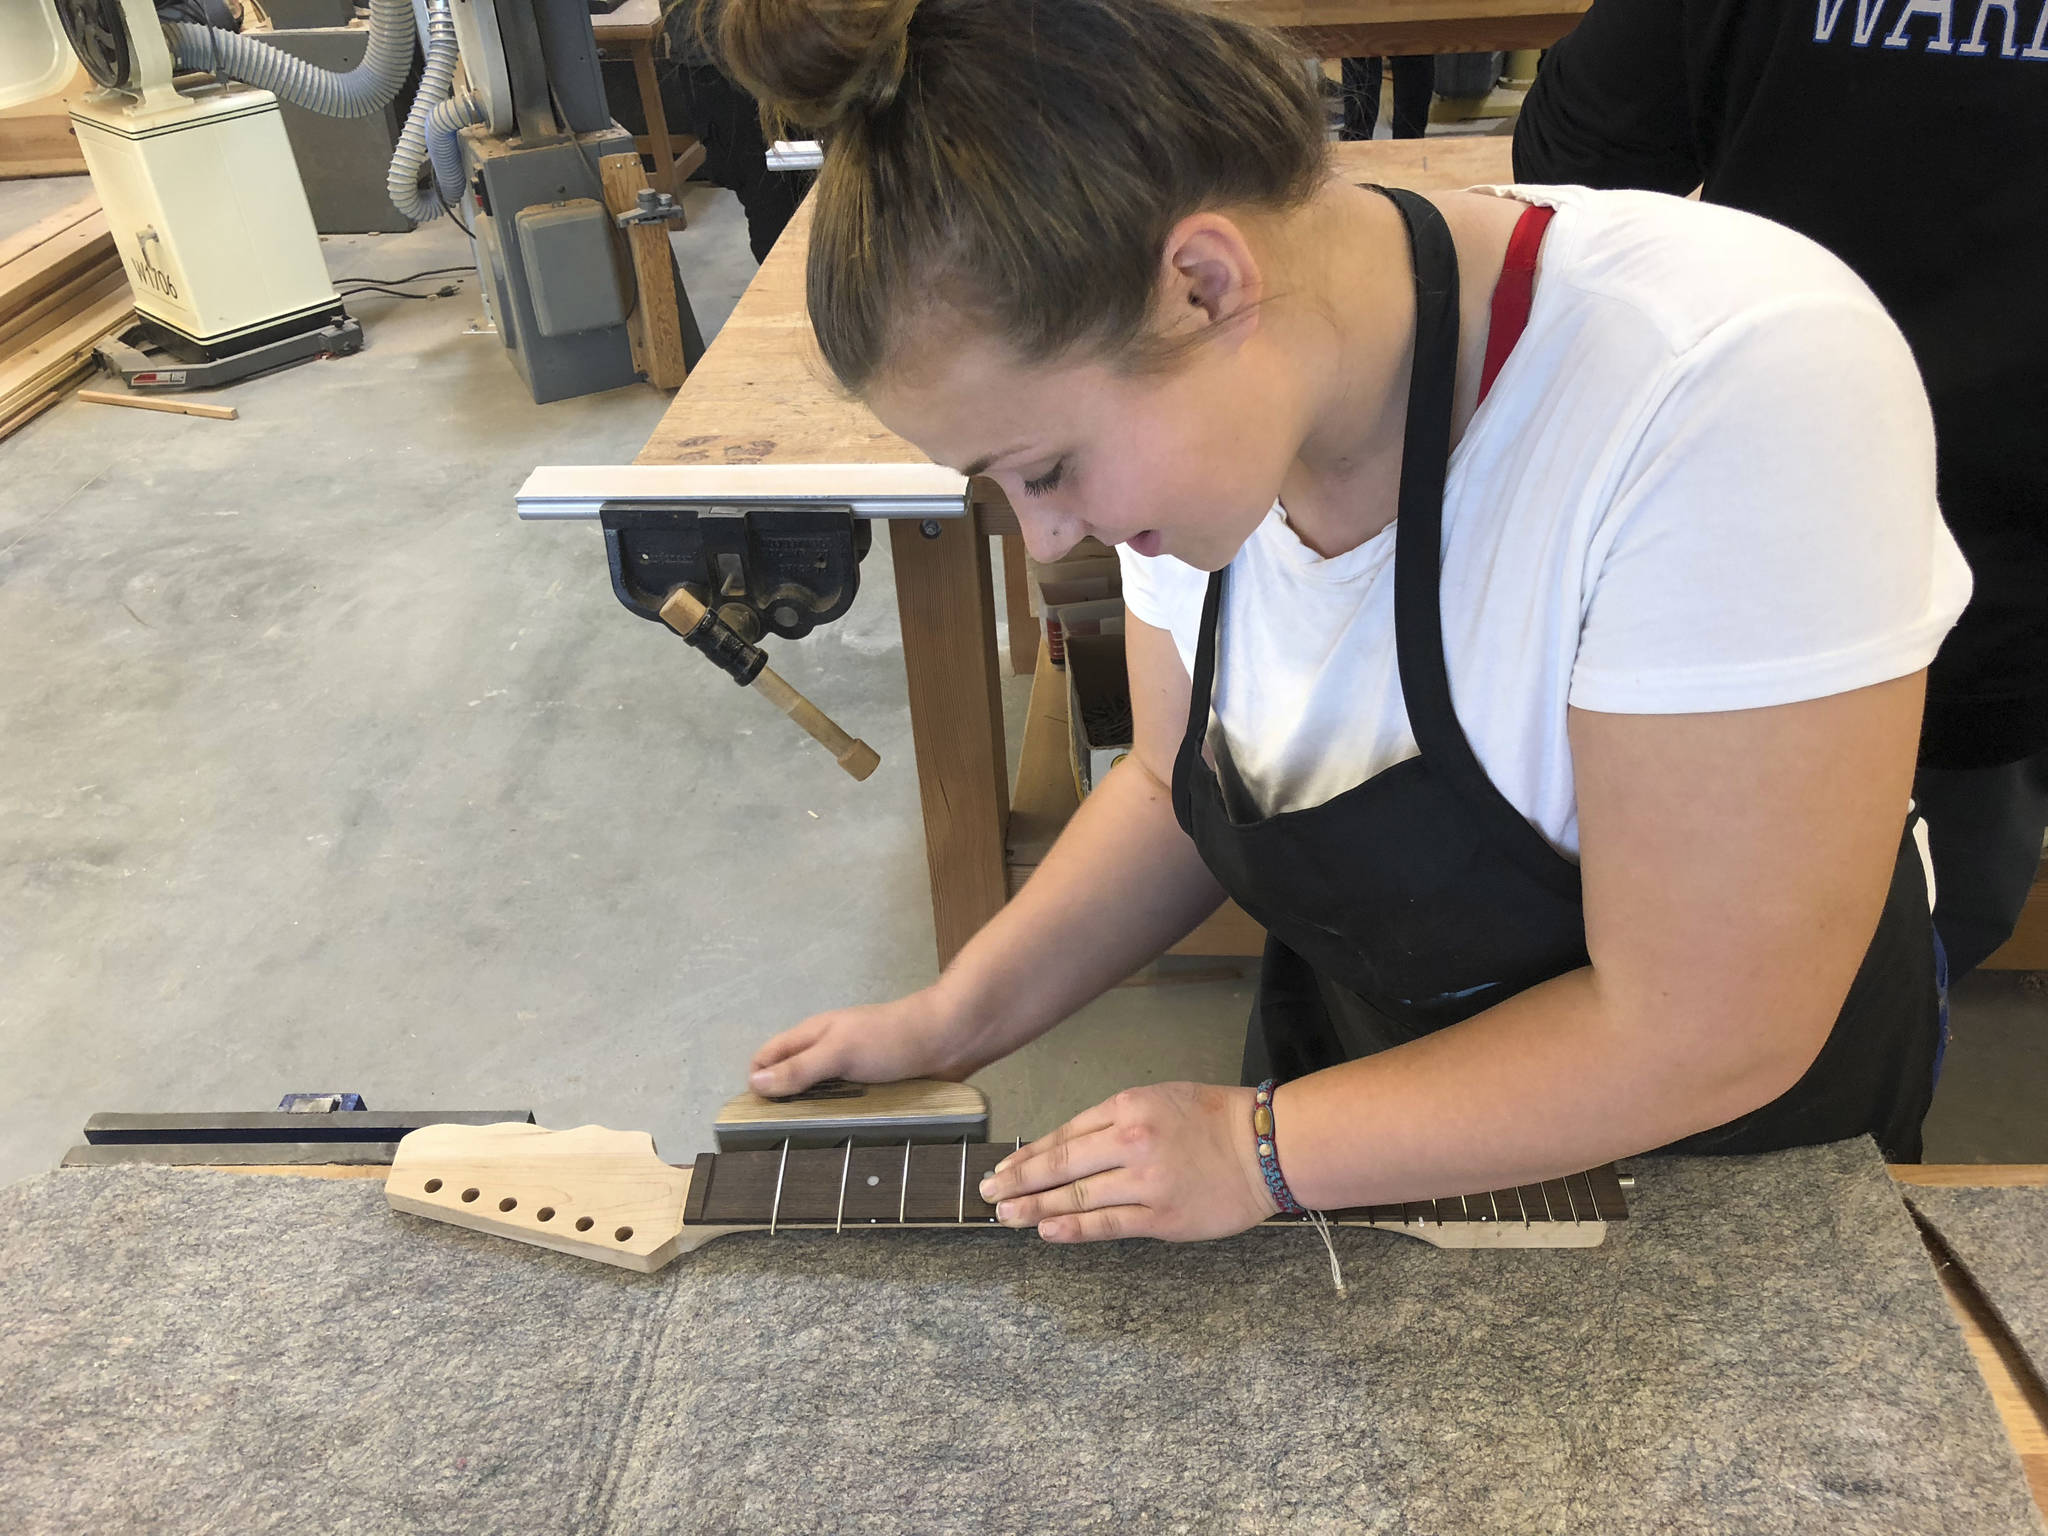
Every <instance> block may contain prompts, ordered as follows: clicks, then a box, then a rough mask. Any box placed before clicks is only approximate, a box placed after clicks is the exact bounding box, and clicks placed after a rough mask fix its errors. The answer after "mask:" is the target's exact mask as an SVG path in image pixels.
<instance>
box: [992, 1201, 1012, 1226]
mask: <svg viewBox="0 0 2048 1536" xmlns="http://www.w3.org/2000/svg"><path fill="white" fill-rule="evenodd" d="M1016 1214H1017V1202H1016V1201H1014V1200H1005V1201H1003V1203H1002V1204H1000V1205H998V1206H997V1207H996V1220H997V1221H1009V1220H1011V1219H1013V1218H1014V1217H1015V1216H1016Z"/></svg>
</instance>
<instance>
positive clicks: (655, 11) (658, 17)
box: [590, 0, 704, 197]
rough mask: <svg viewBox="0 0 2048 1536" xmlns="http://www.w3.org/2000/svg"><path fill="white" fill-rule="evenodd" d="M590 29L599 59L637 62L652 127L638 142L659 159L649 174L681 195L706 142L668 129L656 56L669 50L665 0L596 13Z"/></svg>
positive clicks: (629, 2)
mask: <svg viewBox="0 0 2048 1536" xmlns="http://www.w3.org/2000/svg"><path fill="white" fill-rule="evenodd" d="M590 33H591V36H592V37H594V38H596V39H597V55H598V57H599V58H601V59H625V60H628V61H630V62H631V63H632V66H633V79H634V81H635V82H636V83H637V84H638V85H639V87H640V110H641V111H642V112H644V113H645V114H646V116H647V132H646V133H644V134H642V135H640V136H639V137H638V138H636V139H635V140H634V141H633V143H634V147H635V148H636V149H638V150H639V151H640V153H641V154H643V155H646V156H647V157H649V158H650V159H651V160H653V162H654V169H653V171H652V172H650V173H649V175H648V178H647V179H648V181H649V182H650V183H651V184H652V185H653V187H654V188H655V190H656V191H658V192H666V193H668V194H669V195H670V196H671V197H679V196H681V195H682V190H683V183H684V182H685V181H687V180H688V179H689V177H690V173H691V172H692V171H694V170H696V169H697V167H698V166H700V165H702V164H703V163H704V146H703V145H702V144H700V143H698V142H697V140H696V138H695V137H694V136H693V135H691V134H687V133H686V134H683V135H681V136H680V137H671V136H670V134H669V131H668V112H667V109H665V108H664V107H663V106H662V104H661V81H660V79H659V78H658V77H657V76H656V74H655V72H654V63H655V60H656V59H659V58H661V57H663V56H664V55H665V54H666V53H667V50H668V33H667V31H666V30H665V29H664V28H663V26H662V12H661V0H626V3H625V4H624V5H622V6H620V7H619V8H618V9H617V10H615V11H612V12H610V13H609V14H607V15H602V16H593V17H591V18H590Z"/></svg>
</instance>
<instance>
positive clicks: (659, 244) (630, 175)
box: [597, 155, 690, 389]
mask: <svg viewBox="0 0 2048 1536" xmlns="http://www.w3.org/2000/svg"><path fill="white" fill-rule="evenodd" d="M597 168H598V172H599V174H600V175H602V176H603V178H604V200H605V206H606V207H608V208H609V209H610V210H611V211H612V213H613V214H614V215H617V214H621V213H630V212H631V211H632V210H633V209H634V208H635V207H637V206H638V202H639V196H640V193H641V191H642V190H643V189H645V188H646V186H647V173H646V171H645V170H643V169H642V168H641V165H640V157H639V156H638V155H606V156H604V157H603V158H602V159H601V160H599V161H598V162H597ZM626 242H627V244H628V245H629V246H630V247H631V249H632V252H633V286H634V288H635V289H636V290H637V292H638V301H637V302H636V303H635V304H634V306H633V313H632V315H631V316H630V317H629V318H628V321H627V335H628V339H629V341H630V342H631V344H632V347H633V363H634V366H635V367H637V368H638V369H639V370H640V371H641V373H643V374H644V375H646V378H647V382H648V383H650V384H652V385H653V386H654V387H655V388H656V389H676V388H679V387H680V386H681V385H682V382H683V380H684V379H685V378H687V377H688V376H689V371H690V369H689V364H688V363H687V362H686V361H685V360H684V357H683V322H682V312H681V310H680V309H679V308H678V307H677V304H676V281H675V251H674V249H673V248H672V247H671V246H670V245H669V243H668V226H667V225H666V224H630V225H628V226H627V227H626Z"/></svg>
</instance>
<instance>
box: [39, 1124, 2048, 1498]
mask: <svg viewBox="0 0 2048 1536" xmlns="http://www.w3.org/2000/svg"><path fill="white" fill-rule="evenodd" d="M1692 1161H1694V1165H1696V1167H1702V1169H1710V1167H1712V1165H1714V1161H1716V1159H1692ZM219 1171H231V1174H258V1176H262V1174H274V1176H285V1178H319V1180H383V1176H385V1171H387V1169H383V1167H319V1165H311V1167H307V1165H293V1167H274V1169H262V1167H233V1169H219ZM1890 1176H1892V1182H1894V1184H1896V1186H1907V1188H1913V1186H1921V1188H1925V1186H1976V1188H1985V1186H1995V1188H2013V1186H2048V1165H1982V1163H1976V1165H1970V1163H1962V1165H1915V1167H1903V1165H1901V1167H1892V1169H1890ZM78 1178H90V1174H78ZM1901 1192H1905V1190H1901ZM446 1237H449V1233H428V1235H422V1241H420V1247H430V1243H432V1241H434V1239H446ZM1120 1247H1126V1249H1128V1251H1130V1253H1135V1255H1143V1253H1145V1251H1151V1245H1143V1243H1139V1245H1120ZM504 1255H510V1257H506V1262H508V1264H518V1262H522V1260H524V1262H526V1264H553V1260H545V1257H541V1255H532V1253H526V1255H518V1249H510V1247H508V1249H504ZM451 1262H455V1260H453V1255H451ZM1937 1274H1939V1278H1942V1288H1944V1290H1946V1294H1948V1303H1950V1309H1952V1313H1954V1317H1956V1321H1958V1323H1960V1327H1962V1333H1964V1339H1966V1343H1968V1352H1970V1358H1972V1360H1974V1364H1976V1370H1978V1374H1980V1376H1982V1380H1985V1384H1987V1389H1989V1393H1991V1399H1993V1403H1995V1407H1997V1415H1999V1419H2001V1421H2003V1427H2005V1434H2007V1440H2009V1442H2011V1446H2013V1450H2015V1452H2017V1458H2019V1464H2021V1468H2023V1470H2025V1477H2028V1487H2030V1491H2032V1495H2034V1503H2036V1505H2038V1507H2040V1509H2042V1511H2044V1513H2048V1395H2044V1393H2042V1386H2040V1382H2038V1378H2036V1376H2034V1374H2032V1372H2030V1368H2028V1364H2025V1362H2023V1360H2021V1358H2019V1356H2017V1354H2009V1346H2005V1341H2003V1333H2001V1331H1997V1329H1995V1327H1987V1321H1989V1317H1991V1313H1989V1307H1987V1303H1985V1298H1982V1296H1980V1294H1976V1290H1974V1288H1972V1286H1970V1282H1968V1280H1966V1278H1964V1276H1960V1274H1958V1272H1954V1270H1948V1268H1942V1266H1939V1264H1937ZM592 1276H600V1272H596V1270H592ZM600 1278H602V1280H608V1282H614V1284H616V1276H600ZM592 1286H598V1278H594V1280H592ZM1815 1528H1817V1530H1819V1528H1823V1526H1815Z"/></svg>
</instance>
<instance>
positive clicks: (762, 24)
mask: <svg viewBox="0 0 2048 1536" xmlns="http://www.w3.org/2000/svg"><path fill="white" fill-rule="evenodd" d="M700 3H702V4H703V6H704V9H703V10H702V11H701V12H700V15H701V16H702V18H703V21H704V22H705V23H706V24H707V26H708V25H709V24H710V23H711V22H712V21H713V19H714V12H713V7H714V6H715V7H716V8H717V11H718V13H719V14H717V15H716V18H715V19H716V27H715V41H716V45H717V51H718V52H719V54H720V55H721V60H722V62H723V64H724V65H725V67H726V69H727V70H728V71H729V72H730V73H731V74H732V75H733V76H734V77H735V78H736V79H737V80H739V82H740V83H741V84H742V85H744V86H745V87H746V88H747V89H748V90H750V91H752V92H753V93H754V94H755V96H757V97H758V98H759V99H760V100H761V103H762V107H763V112H764V116H765V117H766V118H767V120H768V121H769V122H770V123H771V125H775V126H776V127H777V128H778V129H780V128H784V127H786V126H787V125H789V124H804V125H808V127H809V128H810V129H811V130H812V131H814V132H816V133H817V135H818V136H819V138H820V139H821V140H823V142H824V145H825V162H824V168H823V169H822V170H821V171H820V172H819V176H818V183H817V187H816V190H815V191H814V192H813V193H812V201H813V203H814V205H815V206H814V209H813V217H812V224H811V244H810V266H809V272H808V279H807V287H808V293H809V299H810V312H811V324H812V326H813V328H814V329H815V331H816V333H817V337H818V344H819V346H820V348H821V349H822V350H823V352H824V354H825V360H826V362H827V363H828V364H829V365H830V367H831V369H832V371H833V373H834V374H835V375H837V377H838V379H839V381H840V383H841V384H842V385H843V386H845V387H846V388H847V389H850V390H855V391H858V390H860V389H862V388H863V387H865V386H866V385H867V384H868V383H869V382H870V381H872V380H873V379H874V378H875V377H876V375H877V374H878V373H879V372H881V370H882V369H883V368H884V367H885V366H886V365H887V364H888V363H889V361H890V358H891V352H892V348H894V347H895V346H896V345H897V344H898V343H899V342H900V340H901V337H902V328H903V325H904V322H905V320H906V319H907V318H908V317H909V316H911V315H913V314H915V313H917V312H918V311H920V310H926V311H928V310H930V309H931V308H932V307H933V306H934V305H935V304H937V305H943V306H945V307H947V308H950V309H952V310H954V311H956V312H957V313H958V314H960V315H962V316H964V317H967V318H969V319H970V321H971V322H972V323H973V324H975V325H977V326H978V327H980V328H981V329H983V330H984V331H986V332H987V333H989V334H991V335H993V336H995V337H997V338H998V339H1000V340H1002V341H1005V342H1007V343H1008V344H1009V345H1010V346H1011V348H1012V349H1013V350H1014V351H1015V352H1016V353H1017V355H1018V356H1019V357H1020V358H1022V359H1023V360H1025V361H1027V362H1041V361H1045V360H1048V359H1051V358H1053V357H1056V356H1059V355H1061V354H1062V353H1065V352H1067V351H1068V350H1070V349H1075V348H1080V349H1085V350H1087V351H1089V352H1091V353H1093V354H1094V355H1098V356H1101V357H1104V358H1107V359H1109V360H1111V361H1114V362H1117V363H1119V364H1121V365H1125V366H1141V365H1144V364H1145V363H1147V362H1148V361H1156V360H1157V359H1158V357H1159V355H1160V353H1159V349H1158V348H1157V347H1156V346H1154V345H1151V344H1150V343H1151V342H1152V340H1153V338H1152V337H1151V335H1150V326H1149V321H1150V316H1151V311H1152V306H1153V302H1154V294H1155V291H1156V285H1157V282H1158V271H1159V261H1160V256H1161V253H1162V251H1163V248H1164V245H1165V241H1166V237H1167V235H1168V233H1169V232H1170V231H1171V230H1172V229H1173V226H1174V225H1175V224H1176V223H1178V222H1179V221H1180V220H1181V219H1183V218H1185V217H1186V216H1187V215H1189V214H1190V213H1194V212H1196V211H1198V210H1200V209H1202V208H1207V207H1255V208H1265V209H1281V208H1288V207H1293V206H1295V205H1297V204H1299V203H1302V202H1304V201H1306V200H1307V199H1308V198H1309V197H1311V196H1312V195H1313V194H1314V192H1315V191H1316V189H1317V187H1318V186H1319V185H1320V184H1321V182H1322V179H1323V176H1324V174H1325V168H1326V160H1327V154H1328V150H1327V145H1326V142H1325V135H1324V128H1323V118H1322V105H1321V102H1320V99H1319V98H1318V95H1317V93H1316V90H1315V87H1314V85H1313V82H1312V80H1311V78H1310V75H1309V71H1308V67H1307V65H1306V64H1305V63H1304V61H1303V60H1302V59H1300V58H1298V57H1296V56H1295V55H1294V54H1293V53H1292V52H1291V51H1290V50H1289V49H1288V48H1287V47H1286V46H1285V45H1284V44H1283V43H1281V42H1280V41H1279V40H1278V39H1277V37H1275V36H1274V35H1273V34H1270V33H1267V32H1264V31H1262V30H1260V29H1257V28H1254V27H1248V26H1245V25H1243V24H1241V23H1237V22H1231V21H1225V20H1222V19H1220V18H1218V17H1216V16H1214V15H1211V14H1208V13H1206V12H1203V11H1199V10H1196V9H1194V8H1193V7H1192V6H1190V5H1187V4H1183V3H1180V0H722V3H721V0H700Z"/></svg>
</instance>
